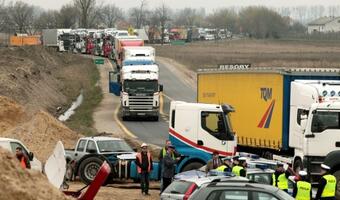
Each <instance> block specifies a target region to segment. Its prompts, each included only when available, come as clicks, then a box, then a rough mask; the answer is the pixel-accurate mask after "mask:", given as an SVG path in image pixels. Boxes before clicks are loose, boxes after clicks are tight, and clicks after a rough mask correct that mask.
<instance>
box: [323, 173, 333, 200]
mask: <svg viewBox="0 0 340 200" xmlns="http://www.w3.org/2000/svg"><path fill="white" fill-rule="evenodd" d="M323 178H324V179H325V180H326V181H327V184H326V185H325V188H324V189H323V191H322V194H321V197H335V190H336V178H335V176H333V175H331V174H327V175H324V176H323Z"/></svg>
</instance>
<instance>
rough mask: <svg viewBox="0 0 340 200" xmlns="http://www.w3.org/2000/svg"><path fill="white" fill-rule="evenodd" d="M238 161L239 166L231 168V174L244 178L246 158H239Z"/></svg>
mask: <svg viewBox="0 0 340 200" xmlns="http://www.w3.org/2000/svg"><path fill="white" fill-rule="evenodd" d="M238 161H239V164H238V165H236V166H234V167H233V169H232V173H233V174H235V175H236V176H242V177H246V167H247V162H246V161H247V160H246V158H243V157H241V158H239V159H238Z"/></svg>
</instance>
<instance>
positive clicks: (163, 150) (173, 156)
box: [162, 148, 176, 160]
mask: <svg viewBox="0 0 340 200" xmlns="http://www.w3.org/2000/svg"><path fill="white" fill-rule="evenodd" d="M162 154H163V158H164V157H165V155H166V150H165V148H163V149H162ZM171 157H172V159H174V160H175V159H176V158H175V155H174V154H173V153H172V154H171Z"/></svg>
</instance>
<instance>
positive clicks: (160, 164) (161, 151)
mask: <svg viewBox="0 0 340 200" xmlns="http://www.w3.org/2000/svg"><path fill="white" fill-rule="evenodd" d="M169 145H172V144H171V141H170V140H166V141H165V146H164V147H163V148H162V149H161V150H160V152H159V155H158V160H159V166H160V167H159V172H160V174H162V161H163V158H164V156H165V155H166V153H167V150H168V146H169ZM171 157H172V159H174V160H175V159H176V158H178V157H181V154H179V153H178V152H177V151H176V149H175V150H174V152H173V153H172V155H171ZM160 187H161V191H162V190H163V180H162V179H161V185H160Z"/></svg>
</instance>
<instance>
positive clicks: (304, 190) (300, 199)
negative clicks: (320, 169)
mask: <svg viewBox="0 0 340 200" xmlns="http://www.w3.org/2000/svg"><path fill="white" fill-rule="evenodd" d="M296 187H297V193H296V197H295V199H297V200H310V191H311V189H312V185H311V184H310V183H308V182H306V181H298V182H297V183H296Z"/></svg>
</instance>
